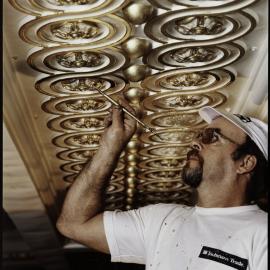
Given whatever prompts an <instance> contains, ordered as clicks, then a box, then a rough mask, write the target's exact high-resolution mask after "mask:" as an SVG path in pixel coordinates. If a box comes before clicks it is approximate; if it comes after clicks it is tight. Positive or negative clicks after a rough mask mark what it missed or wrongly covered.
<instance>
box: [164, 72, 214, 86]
mask: <svg viewBox="0 0 270 270" xmlns="http://www.w3.org/2000/svg"><path fill="white" fill-rule="evenodd" d="M208 80H209V76H208V74H204V73H186V74H179V75H175V76H171V77H168V78H166V80H165V81H161V82H160V84H161V85H162V86H164V87H168V86H169V87H170V86H174V87H191V86H199V85H204V84H206V83H207V82H208Z"/></svg>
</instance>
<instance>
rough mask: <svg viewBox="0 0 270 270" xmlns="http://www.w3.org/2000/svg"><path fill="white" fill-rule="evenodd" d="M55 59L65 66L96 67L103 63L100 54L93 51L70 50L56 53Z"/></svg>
mask: <svg viewBox="0 0 270 270" xmlns="http://www.w3.org/2000/svg"><path fill="white" fill-rule="evenodd" d="M56 60H57V62H58V63H59V65H61V66H63V67H67V68H81V67H97V66H100V65H101V64H103V58H102V56H101V55H100V54H97V53H93V52H70V53H66V54H62V55H57V56H56Z"/></svg>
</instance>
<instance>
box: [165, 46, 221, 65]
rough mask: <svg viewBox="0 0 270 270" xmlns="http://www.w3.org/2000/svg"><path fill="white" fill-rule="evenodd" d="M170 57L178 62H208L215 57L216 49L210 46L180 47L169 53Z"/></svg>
mask: <svg viewBox="0 0 270 270" xmlns="http://www.w3.org/2000/svg"><path fill="white" fill-rule="evenodd" d="M170 57H171V58H172V59H173V60H175V61H176V62H178V63H196V62H210V61H212V60H214V59H215V58H216V57H217V51H216V50H214V49H211V48H202V47H192V48H182V49H178V50H176V51H174V52H172V53H170Z"/></svg>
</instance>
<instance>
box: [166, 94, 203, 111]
mask: <svg viewBox="0 0 270 270" xmlns="http://www.w3.org/2000/svg"><path fill="white" fill-rule="evenodd" d="M202 100H203V97H202V96H184V95H182V96H177V97H170V98H167V99H165V101H164V103H165V105H167V106H169V107H173V108H175V107H193V106H196V105H199V104H200V103H201V101H202Z"/></svg>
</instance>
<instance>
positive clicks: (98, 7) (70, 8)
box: [9, 0, 126, 16]
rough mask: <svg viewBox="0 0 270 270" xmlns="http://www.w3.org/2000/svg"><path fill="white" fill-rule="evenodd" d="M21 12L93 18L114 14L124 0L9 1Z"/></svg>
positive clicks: (37, 14)
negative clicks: (88, 14) (89, 14)
mask: <svg viewBox="0 0 270 270" xmlns="http://www.w3.org/2000/svg"><path fill="white" fill-rule="evenodd" d="M9 2H10V4H11V5H12V6H14V7H15V8H16V9H18V10H19V11H21V12H24V13H27V14H31V15H36V16H40V15H41V16H44V15H48V14H52V15H54V14H58V13H67V14H68V13H76V14H77V13H79V14H85V13H86V14H87V13H91V14H93V15H95V16H100V15H104V14H107V13H112V12H116V11H117V10H118V9H120V8H121V7H122V6H123V5H124V4H125V2H126V1H125V0H93V1H92V0H71V1H68V0H55V1H54V0H9Z"/></svg>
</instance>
